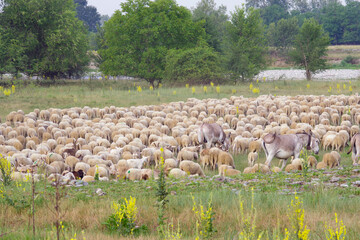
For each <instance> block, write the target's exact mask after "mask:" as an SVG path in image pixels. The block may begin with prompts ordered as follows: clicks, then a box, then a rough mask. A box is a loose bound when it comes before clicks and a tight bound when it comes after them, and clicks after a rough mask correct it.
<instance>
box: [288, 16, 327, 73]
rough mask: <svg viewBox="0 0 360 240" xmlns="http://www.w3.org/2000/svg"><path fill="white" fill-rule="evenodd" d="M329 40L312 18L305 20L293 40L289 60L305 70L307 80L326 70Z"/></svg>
mask: <svg viewBox="0 0 360 240" xmlns="http://www.w3.org/2000/svg"><path fill="white" fill-rule="evenodd" d="M329 43H330V39H329V36H328V34H327V33H325V32H324V30H323V28H322V26H321V25H320V24H319V23H318V22H317V21H316V20H315V19H313V18H311V19H307V20H305V22H304V23H303V25H302V26H301V28H300V30H299V33H298V35H297V36H296V38H295V40H294V46H293V47H294V49H293V50H291V51H290V52H289V54H290V58H291V60H292V61H293V62H294V63H295V64H296V65H298V66H300V67H303V68H305V70H306V78H307V80H311V76H312V74H315V73H316V72H318V71H321V70H324V69H325V68H326V59H324V56H326V52H327V46H328V45H329Z"/></svg>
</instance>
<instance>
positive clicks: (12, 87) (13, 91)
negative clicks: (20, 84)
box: [11, 85, 15, 93]
mask: <svg viewBox="0 0 360 240" xmlns="http://www.w3.org/2000/svg"><path fill="white" fill-rule="evenodd" d="M11 91H12V93H15V85H12V86H11Z"/></svg>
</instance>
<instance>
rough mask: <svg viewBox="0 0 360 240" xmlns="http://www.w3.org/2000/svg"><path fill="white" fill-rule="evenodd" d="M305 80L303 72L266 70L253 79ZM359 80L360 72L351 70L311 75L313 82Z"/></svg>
mask: <svg viewBox="0 0 360 240" xmlns="http://www.w3.org/2000/svg"><path fill="white" fill-rule="evenodd" d="M264 77H265V78H266V80H271V81H275V80H285V79H286V80H306V77H305V70H266V71H262V72H260V73H259V75H257V76H256V77H255V79H256V78H258V79H259V80H262V79H263V78H264ZM359 78H360V70H352V69H336V70H335V69H329V70H326V71H323V72H320V73H318V74H315V75H313V77H312V79H313V80H322V81H332V80H351V79H352V80H353V79H359Z"/></svg>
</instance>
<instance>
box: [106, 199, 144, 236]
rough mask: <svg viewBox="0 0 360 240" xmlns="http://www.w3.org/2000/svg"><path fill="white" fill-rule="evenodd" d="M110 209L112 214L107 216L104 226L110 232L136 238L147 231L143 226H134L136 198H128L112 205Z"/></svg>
mask: <svg viewBox="0 0 360 240" xmlns="http://www.w3.org/2000/svg"><path fill="white" fill-rule="evenodd" d="M112 208H113V210H114V213H113V214H112V215H110V216H109V218H108V219H107V220H106V221H105V223H104V225H105V227H106V228H107V229H108V230H109V231H110V232H118V233H119V234H121V235H123V236H128V235H135V236H138V235H140V234H141V233H143V232H146V231H147V227H146V226H145V225H142V226H140V227H139V226H137V225H136V215H137V207H136V198H133V197H131V196H130V199H129V200H127V199H126V198H124V200H123V201H122V202H120V203H118V204H117V203H113V205H112Z"/></svg>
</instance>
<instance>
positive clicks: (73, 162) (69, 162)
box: [65, 156, 80, 171]
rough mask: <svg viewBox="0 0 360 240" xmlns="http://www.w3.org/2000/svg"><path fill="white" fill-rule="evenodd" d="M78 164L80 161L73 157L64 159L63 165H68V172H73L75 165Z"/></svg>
mask: <svg viewBox="0 0 360 240" xmlns="http://www.w3.org/2000/svg"><path fill="white" fill-rule="evenodd" d="M78 162H80V160H79V159H78V158H76V157H73V156H68V157H66V158H65V163H66V164H67V165H69V167H70V171H74V169H75V165H76V164H77V163H78Z"/></svg>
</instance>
